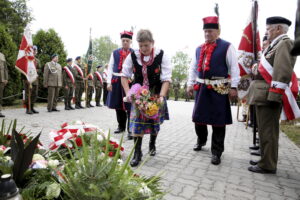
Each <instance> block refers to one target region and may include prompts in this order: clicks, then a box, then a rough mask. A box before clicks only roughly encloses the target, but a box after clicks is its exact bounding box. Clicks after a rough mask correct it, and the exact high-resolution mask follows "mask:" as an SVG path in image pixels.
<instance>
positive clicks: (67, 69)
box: [64, 66, 75, 84]
mask: <svg viewBox="0 0 300 200" xmlns="http://www.w3.org/2000/svg"><path fill="white" fill-rule="evenodd" d="M64 70H66V72H67V74H68V76H69V78H70V79H71V81H72V83H73V84H74V83H75V79H74V76H73V73H72V72H71V71H70V69H69V68H68V67H67V66H65V67H64Z"/></svg>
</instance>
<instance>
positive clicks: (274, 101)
mask: <svg viewBox="0 0 300 200" xmlns="http://www.w3.org/2000/svg"><path fill="white" fill-rule="evenodd" d="M266 24H267V26H266V29H267V30H266V34H267V36H268V40H269V42H270V45H269V46H268V48H267V49H266V50H265V51H264V52H263V55H262V58H261V61H260V65H259V67H258V70H257V71H256V72H254V81H253V83H252V84H251V86H250V89H249V94H248V100H249V104H254V105H255V110H256V116H257V117H256V118H257V123H258V133H259V139H260V150H261V159H260V161H258V162H255V161H250V164H251V165H252V166H250V167H249V168H248V170H249V171H252V172H256V173H272V174H274V173H276V170H277V161H278V140H279V118H280V114H281V110H282V99H283V94H284V91H285V89H286V88H287V87H289V86H288V85H289V83H290V81H291V78H292V73H293V68H294V64H295V61H296V58H295V57H293V56H291V55H290V51H291V49H292V47H293V41H292V40H291V39H290V38H289V37H288V36H287V35H286V33H287V32H288V28H289V26H290V25H291V22H290V21H289V20H288V19H286V18H283V17H270V18H267V20H266ZM269 69H271V70H272V72H271V73H270V74H271V76H268V75H266V74H267V72H268V70H269Z"/></svg>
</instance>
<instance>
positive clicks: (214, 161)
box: [211, 155, 221, 165]
mask: <svg viewBox="0 0 300 200" xmlns="http://www.w3.org/2000/svg"><path fill="white" fill-rule="evenodd" d="M220 163H221V158H220V157H219V156H217V155H212V158H211V164H213V165H219V164H220Z"/></svg>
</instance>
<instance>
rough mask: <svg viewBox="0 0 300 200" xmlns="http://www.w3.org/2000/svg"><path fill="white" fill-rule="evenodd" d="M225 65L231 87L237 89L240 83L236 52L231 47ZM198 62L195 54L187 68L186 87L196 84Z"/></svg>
mask: <svg viewBox="0 0 300 200" xmlns="http://www.w3.org/2000/svg"><path fill="white" fill-rule="evenodd" d="M226 64H227V66H228V74H230V76H231V87H237V86H238V83H239V81H240V68H239V65H238V60H237V56H236V51H235V49H234V47H233V46H232V45H230V46H229V47H228V49H227V53H226ZM197 69H198V60H197V59H196V53H195V55H194V56H193V58H192V62H191V65H190V68H189V77H188V83H187V84H188V86H191V85H194V84H195V83H196V79H197V74H198V71H197Z"/></svg>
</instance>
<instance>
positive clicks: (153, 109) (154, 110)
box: [146, 104, 159, 116]
mask: <svg viewBox="0 0 300 200" xmlns="http://www.w3.org/2000/svg"><path fill="white" fill-rule="evenodd" d="M158 110H159V107H158V106H157V105H156V104H152V105H151V106H149V107H148V109H147V110H146V114H147V115H149V116H153V115H156V114H157V113H158Z"/></svg>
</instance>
